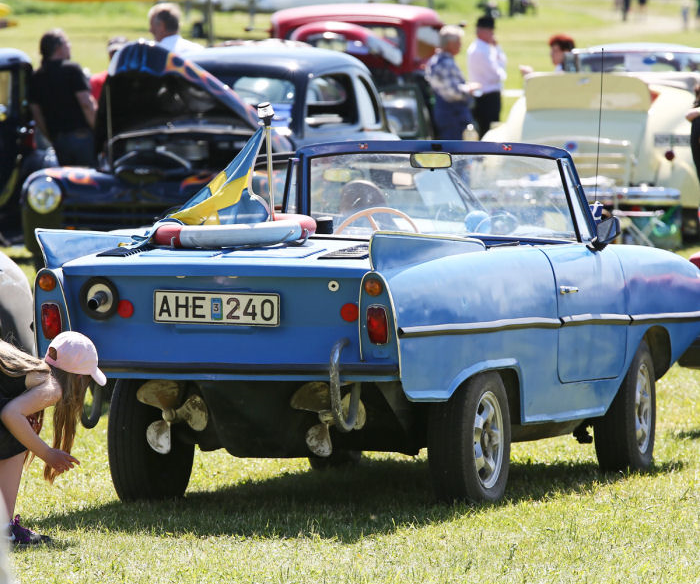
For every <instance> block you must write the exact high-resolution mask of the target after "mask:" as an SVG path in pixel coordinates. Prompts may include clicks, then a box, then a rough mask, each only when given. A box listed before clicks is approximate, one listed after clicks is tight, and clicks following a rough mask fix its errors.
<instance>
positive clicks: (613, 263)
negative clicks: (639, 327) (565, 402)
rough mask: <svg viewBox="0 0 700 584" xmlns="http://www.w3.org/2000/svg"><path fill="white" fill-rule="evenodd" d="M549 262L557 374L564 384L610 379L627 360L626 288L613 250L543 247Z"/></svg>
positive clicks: (582, 246) (571, 246)
mask: <svg viewBox="0 0 700 584" xmlns="http://www.w3.org/2000/svg"><path fill="white" fill-rule="evenodd" d="M542 251H543V252H544V253H545V254H546V255H547V257H548V258H549V261H550V262H551V265H552V270H553V272H554V280H555V290H556V295H557V311H558V316H559V318H560V319H561V321H562V327H561V328H560V329H559V339H558V348H557V355H558V374H559V380H560V381H561V382H562V383H569V382H576V381H588V380H594V379H604V378H613V377H617V376H618V375H620V373H621V372H622V367H623V365H624V361H625V347H626V345H627V329H628V325H629V322H630V317H629V314H628V310H627V291H626V289H625V280H624V275H623V273H622V267H621V265H620V261H619V259H618V257H617V255H615V253H614V252H613V251H612V249H609V248H607V249H603V250H602V251H593V250H591V249H589V248H588V247H587V246H586V245H585V244H567V245H558V246H551V247H547V248H543V249H542Z"/></svg>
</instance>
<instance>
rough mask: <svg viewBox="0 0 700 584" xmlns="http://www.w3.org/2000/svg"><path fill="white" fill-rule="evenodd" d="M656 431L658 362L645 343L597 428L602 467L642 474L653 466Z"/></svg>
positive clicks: (596, 442) (595, 430)
mask: <svg viewBox="0 0 700 584" xmlns="http://www.w3.org/2000/svg"><path fill="white" fill-rule="evenodd" d="M655 428H656V382H655V377H654V362H653V360H652V358H651V353H650V351H649V347H648V346H647V344H646V342H644V341H642V343H641V344H640V345H639V349H637V353H636V355H635V356H634V359H633V360H632V364H631V365H630V368H629V371H628V372H627V375H625V379H624V380H623V381H622V385H621V386H620V389H619V390H618V392H617V395H616V396H615V399H614V400H613V402H612V405H611V406H610V409H609V410H608V411H607V413H606V414H605V415H604V416H603V417H602V418H598V419H596V420H595V422H594V424H593V435H594V438H595V451H596V454H597V456H598V464H599V466H600V468H601V469H602V470H604V471H619V470H627V469H630V470H642V469H645V468H648V467H649V466H650V465H651V463H652V455H653V452H654V436H655Z"/></svg>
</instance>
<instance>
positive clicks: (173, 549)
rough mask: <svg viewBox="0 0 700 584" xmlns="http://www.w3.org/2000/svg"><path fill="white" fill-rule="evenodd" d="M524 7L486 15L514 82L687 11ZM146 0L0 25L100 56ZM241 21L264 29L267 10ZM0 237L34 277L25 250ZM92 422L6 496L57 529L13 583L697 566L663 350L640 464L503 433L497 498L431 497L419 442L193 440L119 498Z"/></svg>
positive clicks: (455, 13)
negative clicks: (331, 461) (368, 446)
mask: <svg viewBox="0 0 700 584" xmlns="http://www.w3.org/2000/svg"><path fill="white" fill-rule="evenodd" d="M475 4H476V2H475V1H474V2H472V1H469V2H449V3H448V2H442V3H440V2H438V3H437V5H438V9H439V10H440V11H441V14H442V15H443V18H444V19H445V20H446V21H447V22H453V23H454V22H459V21H460V20H462V19H467V20H468V21H470V22H472V23H473V22H474V20H475V15H476V10H475ZM501 5H502V7H505V5H506V3H505V2H501ZM539 5H540V11H539V13H538V14H537V16H535V17H533V16H525V17H523V16H521V17H517V18H514V19H512V20H511V19H507V18H504V19H502V20H501V21H499V23H498V36H499V38H500V40H501V43H502V44H503V46H504V48H505V50H506V52H507V54H508V57H509V79H508V83H507V86H508V87H509V88H518V87H520V85H521V80H520V76H519V73H518V72H517V66H518V64H520V63H526V64H530V65H532V66H534V67H535V68H536V69H538V70H548V69H549V68H550V64H549V58H548V51H547V47H546V39H547V38H548V36H549V35H550V34H552V33H554V32H560V31H561V32H567V33H569V34H571V35H573V36H574V37H575V38H576V40H577V42H578V44H579V45H580V46H585V45H589V44H594V43H598V42H604V41H611V40H659V41H663V40H666V41H673V42H682V43H688V44H693V45H695V44H697V38H698V36H697V34H698V33H697V31H696V30H695V29H694V27H691V30H690V31H687V32H684V31H683V30H682V29H681V26H680V16H679V13H680V1H672V0H665V1H664V0H655V1H653V2H650V3H649V7H648V11H649V14H648V16H647V19H646V20H642V19H637V18H636V17H635V16H634V15H633V16H632V17H631V19H630V22H628V23H624V24H623V23H620V22H619V17H617V15H614V14H612V12H611V7H612V0H604V1H603V0H601V1H598V0H540V2H539ZM148 7H149V4H148V3H138V2H124V3H118V2H117V3H104V4H99V3H88V4H82V5H78V4H76V5H73V4H63V3H51V2H41V1H31V2H30V1H21V0H18V1H16V2H13V8H14V10H15V13H16V14H17V16H16V18H17V19H18V20H19V21H20V23H21V24H20V26H18V27H16V28H12V29H4V30H0V35H2V44H3V45H4V46H14V47H18V48H21V49H23V50H25V51H26V52H27V53H28V54H29V55H31V56H32V57H33V58H34V59H35V63H36V60H37V49H36V47H37V44H38V39H39V37H40V35H41V34H42V33H43V32H44V31H45V30H46V29H48V28H50V27H52V26H60V27H62V28H64V29H65V30H66V32H67V33H68V34H69V36H70V37H71V40H72V42H73V54H74V58H75V59H76V60H77V61H79V62H80V63H81V64H83V65H84V66H87V67H89V68H90V69H92V70H93V71H98V70H100V69H102V68H104V67H105V66H106V58H105V43H106V40H107V39H108V38H109V37H110V36H112V35H114V34H126V35H127V36H128V37H129V38H137V37H138V36H148V31H147V27H146V16H145V15H146V12H147V10H148ZM247 23H248V17H247V15H235V16H231V15H217V16H216V26H217V33H218V34H219V35H221V36H224V35H228V36H230V37H238V36H242V35H243V34H244V33H243V27H244V26H245V25H246V24H247ZM256 24H257V25H258V26H261V27H264V26H265V24H266V17H265V16H264V15H260V16H258V17H256ZM260 34H261V33H258V35H260ZM469 34H470V32H468V35H469ZM698 249H700V248H697V247H694V248H686V249H684V250H682V251H681V252H680V253H681V254H682V255H684V256H686V257H687V256H688V255H690V254H691V253H692V252H694V251H698ZM5 251H6V252H8V253H10V255H12V256H13V257H14V258H15V259H16V260H17V261H18V263H20V265H21V266H22V267H23V269H24V270H25V273H27V276H28V278H29V279H30V280H32V279H33V277H34V270H33V268H32V265H31V259H30V258H29V256H28V254H27V252H26V251H25V250H22V249H19V248H12V249H9V250H5ZM106 426H107V423H106V416H103V418H102V420H101V421H100V423H99V425H98V426H97V428H96V429H94V430H90V431H87V430H84V429H81V430H80V431H79V434H78V437H77V440H76V447H75V449H74V454H75V455H76V456H77V457H78V458H79V459H80V460H81V462H82V464H81V466H80V467H79V469H76V470H74V471H71V472H69V473H67V474H66V475H64V476H62V477H59V479H58V480H57V482H56V484H55V485H54V486H53V487H49V486H48V485H46V484H45V483H44V482H43V481H42V480H41V479H40V478H39V477H40V471H41V465H40V464H39V463H38V461H37V462H35V463H34V464H33V465H32V467H31V469H30V472H29V474H28V476H26V477H25V480H24V481H23V484H22V487H21V490H20V496H19V501H18V507H17V511H18V512H19V513H21V514H22V516H23V519H24V520H25V521H26V522H27V523H28V524H29V525H30V526H32V527H34V528H36V529H39V530H41V531H45V532H47V533H49V534H50V535H52V536H53V537H55V539H56V541H57V543H56V545H54V546H52V547H47V548H38V549H30V550H24V551H17V552H14V553H12V554H11V563H12V565H13V568H14V570H15V573H16V576H17V577H18V579H19V580H20V581H21V582H27V583H29V582H36V583H44V582H56V583H61V584H63V583H90V584H93V583H95V582H100V583H103V584H109V583H128V584H136V583H148V584H160V583H166V582H167V583H169V582H175V583H193V584H194V583H197V584H200V583H208V582H236V583H256V584H261V583H268V582H269V583H287V582H294V583H314V584H317V583H323V582H329V583H333V584H337V583H346V582H351V583H358V584H359V583H371V584H375V583H387V584H389V583H391V584H395V583H406V584H409V583H411V584H412V583H417V582H429V583H436V584H443V583H448V582H460V583H463V582H467V583H468V582H499V583H500V582H505V583H510V582H512V583H524V582H528V583H529V582H556V583H560V582H561V583H569V582H570V583H572V584H573V583H576V584H580V583H593V582H595V583H608V582H620V583H625V584H628V583H640V584H641V583H644V584H649V583H654V584H656V583H668V584H675V583H678V582H682V583H691V584H695V583H698V582H700V575H699V574H700V573H699V571H698V566H699V565H700V546H699V545H698V540H699V539H700V513H699V512H698V509H699V508H700V457H699V456H698V453H699V452H700V448H699V446H700V444H699V443H700V375H699V374H698V373H696V372H694V371H690V370H687V369H682V368H679V367H677V366H675V367H674V368H672V369H671V371H669V373H667V374H666V375H665V376H664V378H663V379H662V380H661V381H660V382H659V383H658V423H657V438H656V450H655V465H654V467H653V469H652V470H651V472H648V473H634V474H628V475H622V474H618V475H603V474H601V473H600V472H599V471H598V469H597V465H596V460H595V453H594V449H593V447H592V446H591V445H584V446H582V445H579V444H577V443H576V441H575V440H574V439H573V438H571V437H570V436H566V437H560V438H554V439H550V440H542V441H538V442H532V443H523V444H515V445H513V453H512V467H511V476H510V480H509V486H508V489H507V493H506V498H505V500H504V501H503V502H501V503H500V504H498V505H492V506H485V507H481V508H471V507H468V506H464V505H454V506H447V505H438V504H436V503H435V502H434V500H433V497H432V494H431V490H430V483H429V476H428V468H427V462H426V456H425V452H422V453H421V454H420V456H418V457H416V458H415V459H414V458H410V457H405V456H399V455H380V454H371V455H370V456H369V457H367V458H366V459H363V462H362V463H361V465H360V466H359V468H357V469H356V470H354V471H352V472H348V471H332V472H325V473H317V472H314V471H311V470H310V469H309V467H308V464H307V462H306V461H305V460H303V459H294V460H260V459H237V458H233V457H231V456H229V455H228V454H226V453H225V452H221V451H217V452H208V453H202V452H197V453H196V456H195V465H194V469H193V474H192V479H191V481H190V486H189V489H188V492H187V495H186V497H185V498H184V500H181V501H171V502H164V503H130V504H123V503H121V502H119V501H118V500H117V498H116V495H115V493H114V489H113V487H112V484H111V479H110V476H109V469H108V464H107V452H106V442H107V440H106ZM47 430H48V428H47V429H46V430H45V431H44V435H45V436H46V435H47V434H48V432H47Z"/></svg>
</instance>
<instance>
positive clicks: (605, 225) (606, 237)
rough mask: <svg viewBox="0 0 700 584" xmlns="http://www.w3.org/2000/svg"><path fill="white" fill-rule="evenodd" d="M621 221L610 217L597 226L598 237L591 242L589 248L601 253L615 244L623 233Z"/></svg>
mask: <svg viewBox="0 0 700 584" xmlns="http://www.w3.org/2000/svg"><path fill="white" fill-rule="evenodd" d="M621 231H622V230H621V228H620V219H619V218H618V217H608V218H607V219H605V220H603V221H601V222H600V223H598V225H597V226H596V236H595V237H594V238H593V239H592V240H591V243H590V245H589V247H590V248H591V249H593V250H594V251H600V250H601V249H603V248H604V247H605V246H606V245H608V244H609V243H611V242H613V241H614V240H615V239H616V238H617V237H618V236H619V235H620V233H621Z"/></svg>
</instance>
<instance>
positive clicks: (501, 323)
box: [398, 311, 700, 338]
mask: <svg viewBox="0 0 700 584" xmlns="http://www.w3.org/2000/svg"><path fill="white" fill-rule="evenodd" d="M696 320H700V311H694V312H664V313H660V314H636V315H628V314H572V315H569V316H562V317H560V318H538V317H534V318H512V319H503V320H492V321H486V322H466V323H454V324H436V325H427V326H409V327H400V328H399V329H398V333H399V337H400V338H411V337H428V336H438V335H473V334H479V333H490V332H496V331H505V330H518V329H526V328H561V327H565V326H566V327H569V326H584V325H596V326H600V325H620V326H629V325H634V324H654V323H663V322H690V321H696Z"/></svg>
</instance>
